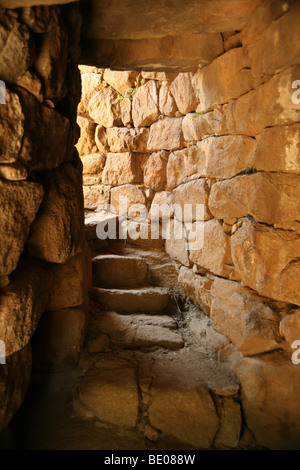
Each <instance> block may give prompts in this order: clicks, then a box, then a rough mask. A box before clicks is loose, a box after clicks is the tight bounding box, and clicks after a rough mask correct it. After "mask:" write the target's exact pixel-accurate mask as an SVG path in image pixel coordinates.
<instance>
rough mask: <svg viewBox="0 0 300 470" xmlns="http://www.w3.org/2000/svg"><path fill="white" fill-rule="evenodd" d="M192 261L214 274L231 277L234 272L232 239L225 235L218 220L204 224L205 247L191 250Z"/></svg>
mask: <svg viewBox="0 0 300 470" xmlns="http://www.w3.org/2000/svg"><path fill="white" fill-rule="evenodd" d="M190 260H191V261H192V262H193V263H195V264H196V265H197V266H200V267H202V268H204V269H206V270H208V271H210V272H212V273H213V274H216V275H218V276H224V277H227V276H229V274H230V273H231V271H232V267H230V266H231V265H232V260H231V255H230V237H229V236H228V235H227V234H226V233H224V231H223V229H222V226H221V224H220V222H219V221H218V220H216V219H211V220H208V221H206V222H204V243H203V247H202V248H201V249H194V250H191V251H190Z"/></svg>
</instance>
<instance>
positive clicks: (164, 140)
mask: <svg viewBox="0 0 300 470" xmlns="http://www.w3.org/2000/svg"><path fill="white" fill-rule="evenodd" d="M181 124H182V118H170V117H166V118H164V119H161V120H159V121H158V122H155V123H154V124H152V126H151V127H150V135H149V139H148V150H149V151H151V152H155V151H157V150H177V149H180V148H181V147H182V128H181Z"/></svg>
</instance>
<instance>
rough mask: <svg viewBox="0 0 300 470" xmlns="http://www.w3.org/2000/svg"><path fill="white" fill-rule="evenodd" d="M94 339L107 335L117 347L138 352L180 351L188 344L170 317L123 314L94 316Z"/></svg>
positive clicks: (100, 313)
mask: <svg viewBox="0 0 300 470" xmlns="http://www.w3.org/2000/svg"><path fill="white" fill-rule="evenodd" d="M93 318H94V322H93V325H92V336H94V337H97V336H99V335H101V334H103V333H105V334H107V335H108V336H109V338H110V340H111V342H112V343H113V344H114V346H116V347H119V348H120V347H121V348H125V349H138V348H147V347H154V346H156V347H162V348H167V349H172V350H173V349H178V348H181V347H183V345H184V341H183V339H182V337H181V335H180V334H179V332H178V331H177V323H176V321H175V320H174V319H173V318H171V317H169V316H168V315H146V314H135V315H120V314H118V313H116V312H98V313H97V314H96V315H95V314H94V315H93Z"/></svg>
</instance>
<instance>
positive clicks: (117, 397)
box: [74, 357, 139, 427]
mask: <svg viewBox="0 0 300 470" xmlns="http://www.w3.org/2000/svg"><path fill="white" fill-rule="evenodd" d="M75 400H76V401H75V404H74V405H75V411H76V412H77V413H78V414H80V415H81V416H82V417H87V418H90V417H96V418H98V419H100V420H101V421H104V422H107V423H111V424H115V425H117V426H127V427H134V426H135V425H136V421H137V418H138V407H139V397H138V390H137V384H136V379H135V369H134V367H133V366H132V365H130V364H129V363H128V362H125V361H124V360H122V359H118V358H113V357H104V358H103V360H102V361H98V362H97V363H96V367H93V368H91V369H89V370H88V371H87V373H86V374H85V376H84V378H83V380H82V382H81V384H80V388H79V391H78V395H77V397H76V398H75Z"/></svg>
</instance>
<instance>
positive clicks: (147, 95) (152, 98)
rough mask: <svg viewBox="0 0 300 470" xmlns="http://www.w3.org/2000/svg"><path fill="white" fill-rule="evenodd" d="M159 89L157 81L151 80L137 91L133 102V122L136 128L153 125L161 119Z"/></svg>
mask: <svg viewBox="0 0 300 470" xmlns="http://www.w3.org/2000/svg"><path fill="white" fill-rule="evenodd" d="M159 114H160V113H159V109H158V87H157V82H156V81H155V80H149V82H147V83H145V85H142V86H141V87H139V88H138V89H137V91H136V92H135V94H134V96H133V100H132V120H133V124H134V127H144V126H150V125H151V124H153V123H154V122H155V121H156V120H157V119H158V117H159Z"/></svg>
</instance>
